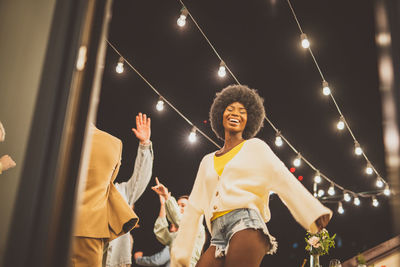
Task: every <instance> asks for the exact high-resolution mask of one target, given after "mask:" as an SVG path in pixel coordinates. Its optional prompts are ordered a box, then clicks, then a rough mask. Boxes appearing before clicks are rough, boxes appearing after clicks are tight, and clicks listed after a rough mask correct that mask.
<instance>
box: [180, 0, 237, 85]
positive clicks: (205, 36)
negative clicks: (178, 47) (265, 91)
mask: <svg viewBox="0 0 400 267" xmlns="http://www.w3.org/2000/svg"><path fill="white" fill-rule="evenodd" d="M178 1H179V2H180V3H181V5H182V6H183V8H185V9H186V10H187V12H188V15H189V16H190V18H191V19H192V21H193V22H194V24H195V25H196V27H197V29H198V30H199V32H200V33H201V34H202V35H203V37H204V39H206V41H207V43H208V45H209V46H210V47H211V49H212V50H213V51H214V53H215V55H216V56H217V57H218V59H219V60H220V61H221V62H224V61H223V60H222V58H221V56H220V55H219V54H218V52H217V50H216V49H215V47H214V45H213V44H212V43H211V42H210V40H209V39H208V37H207V35H206V34H205V33H204V32H203V30H202V29H201V28H200V26H199V24H198V23H197V21H196V20H195V18H194V17H193V16H192V14H191V13H190V11H189V9H188V8H187V7H186V6H185V4H184V3H183V2H182V0H178ZM225 68H226V69H227V70H228V72H229V74H230V75H231V76H232V78H233V79H234V80H235V81H236V83H237V84H240V82H239V80H238V79H237V78H236V76H235V75H234V74H233V72H232V71H231V69H230V68H229V67H228V66H227V65H226V64H225Z"/></svg>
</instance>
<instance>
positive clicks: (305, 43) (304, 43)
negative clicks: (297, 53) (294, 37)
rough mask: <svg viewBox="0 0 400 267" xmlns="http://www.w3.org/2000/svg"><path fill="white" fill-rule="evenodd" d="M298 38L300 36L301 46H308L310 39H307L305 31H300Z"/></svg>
mask: <svg viewBox="0 0 400 267" xmlns="http://www.w3.org/2000/svg"><path fill="white" fill-rule="evenodd" d="M300 38H301V46H302V47H303V48H305V49H307V48H309V47H310V41H308V39H307V35H306V34H305V33H302V34H301V35H300Z"/></svg>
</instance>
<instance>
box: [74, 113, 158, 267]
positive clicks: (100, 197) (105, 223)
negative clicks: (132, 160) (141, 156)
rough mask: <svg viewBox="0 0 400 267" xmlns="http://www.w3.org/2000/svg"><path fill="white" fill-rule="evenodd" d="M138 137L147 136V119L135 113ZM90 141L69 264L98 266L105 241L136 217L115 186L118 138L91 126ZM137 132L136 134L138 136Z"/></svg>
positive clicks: (126, 229) (133, 222)
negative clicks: (86, 169) (87, 163)
mask: <svg viewBox="0 0 400 267" xmlns="http://www.w3.org/2000/svg"><path fill="white" fill-rule="evenodd" d="M136 120H137V122H139V124H137V129H132V131H133V132H134V133H135V135H136V136H137V137H138V138H139V136H141V137H142V138H139V140H141V141H143V142H146V141H148V140H142V139H145V138H143V136H144V137H145V136H146V132H147V134H148V136H150V118H147V117H146V114H141V113H139V114H138V116H137V118H136ZM90 130H91V134H92V144H91V153H90V160H89V166H88V172H87V178H86V187H85V191H84V193H83V197H82V201H81V203H80V205H79V206H78V208H77V221H76V225H75V231H74V237H73V244H72V258H71V265H72V266H73V267H100V266H102V260H103V249H104V247H105V244H107V243H108V242H109V241H111V240H113V239H115V238H117V237H118V236H121V235H123V234H125V233H127V232H129V231H130V230H132V229H133V228H134V227H135V226H136V224H137V223H138V220H139V218H138V217H137V215H136V214H135V213H134V212H133V210H132V208H131V207H129V205H128V204H127V202H126V201H125V200H124V198H123V197H122V196H121V194H120V193H119V192H118V190H117V189H116V188H115V185H114V183H113V182H114V180H115V178H116V177H117V174H118V170H119V167H120V165H121V153H122V142H121V140H119V139H118V138H116V137H114V136H112V135H110V134H108V133H106V132H104V131H101V130H99V129H97V128H96V127H95V126H94V125H92V126H91V129H90ZM138 135H139V136H138Z"/></svg>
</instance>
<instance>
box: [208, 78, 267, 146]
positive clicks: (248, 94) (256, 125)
mask: <svg viewBox="0 0 400 267" xmlns="http://www.w3.org/2000/svg"><path fill="white" fill-rule="evenodd" d="M234 102H239V103H241V104H242V105H243V106H244V107H245V108H246V111H247V124H246V127H245V129H244V131H243V138H244V139H250V138H252V137H254V136H255V135H256V134H257V133H258V132H259V131H260V129H261V127H262V126H263V122H264V117H265V109H264V104H263V103H264V99H263V98H262V97H260V96H259V95H258V93H257V91H256V90H255V89H250V88H249V87H247V86H246V85H229V86H228V87H225V88H224V89H222V90H221V92H219V93H217V94H216V96H215V98H214V102H213V103H212V105H211V109H210V115H209V116H210V122H211V128H212V130H213V131H214V133H215V134H216V135H217V137H218V138H220V139H222V140H224V138H225V129H224V126H223V124H222V117H223V114H224V111H225V109H226V107H227V106H228V105H230V104H232V103H234Z"/></svg>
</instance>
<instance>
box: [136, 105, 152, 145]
mask: <svg viewBox="0 0 400 267" xmlns="http://www.w3.org/2000/svg"><path fill="white" fill-rule="evenodd" d="M150 126H151V120H150V118H147V116H146V114H142V113H139V114H138V115H137V116H136V129H135V128H132V132H133V133H134V134H135V135H136V138H137V139H139V141H140V143H141V144H148V143H149V142H150V135H151V127H150Z"/></svg>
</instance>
